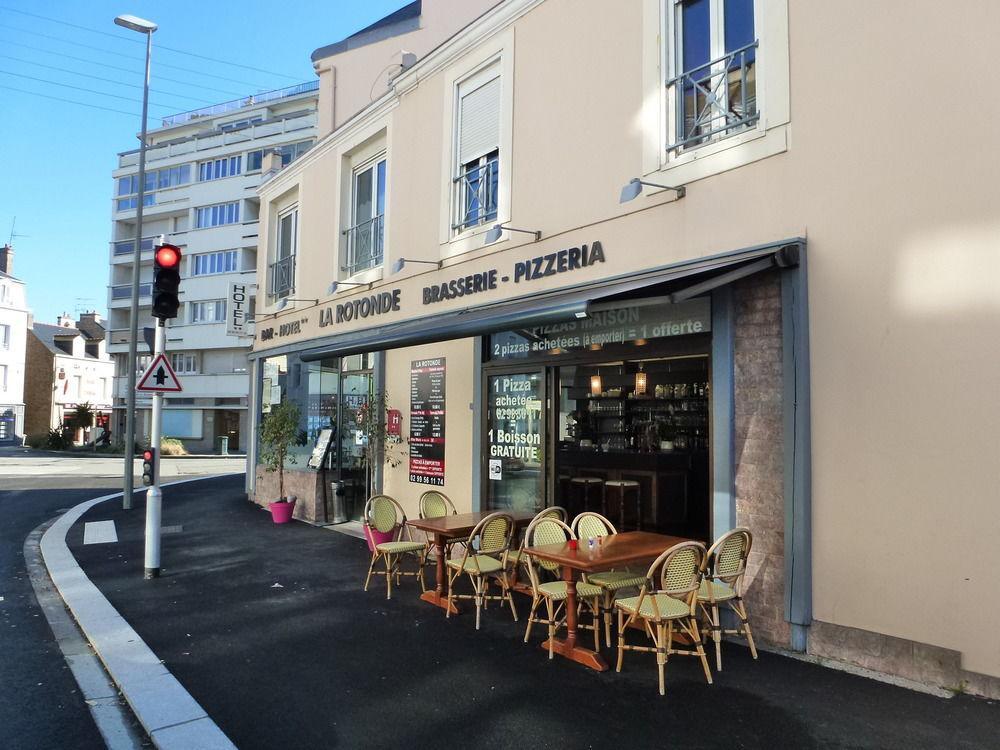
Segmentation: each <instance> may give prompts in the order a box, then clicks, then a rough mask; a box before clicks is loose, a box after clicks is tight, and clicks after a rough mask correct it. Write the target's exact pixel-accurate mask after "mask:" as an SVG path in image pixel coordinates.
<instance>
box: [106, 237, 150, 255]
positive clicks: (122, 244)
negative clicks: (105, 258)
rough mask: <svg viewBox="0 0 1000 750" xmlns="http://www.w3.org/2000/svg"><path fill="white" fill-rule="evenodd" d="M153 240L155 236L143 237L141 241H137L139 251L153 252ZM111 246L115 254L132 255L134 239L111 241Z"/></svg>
mask: <svg viewBox="0 0 1000 750" xmlns="http://www.w3.org/2000/svg"><path fill="white" fill-rule="evenodd" d="M154 241H155V238H153V237H143V239H142V242H140V243H139V251H140V252H143V253H151V252H153V242H154ZM111 247H112V248H113V252H114V254H115V255H116V256H118V255H132V253H134V252H135V239H131V240H119V241H118V242H112V243H111Z"/></svg>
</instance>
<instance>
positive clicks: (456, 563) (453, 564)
mask: <svg viewBox="0 0 1000 750" xmlns="http://www.w3.org/2000/svg"><path fill="white" fill-rule="evenodd" d="M477 564H478V568H479V572H481V573H496V572H497V571H499V570H501V569H502V568H503V563H501V562H500V561H499V560H497V559H496V558H495V557H490V556H489V555H469V557H468V558H467V559H459V560H449V561H448V567H449V568H454V569H455V570H464V571H466V572H468V573H475V572H476V567H477Z"/></svg>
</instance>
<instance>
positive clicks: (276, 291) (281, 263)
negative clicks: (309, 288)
mask: <svg viewBox="0 0 1000 750" xmlns="http://www.w3.org/2000/svg"><path fill="white" fill-rule="evenodd" d="M269 275H270V279H271V289H270V290H269V292H268V293H269V294H270V295H271V296H272V297H287V296H288V295H289V294H292V293H293V292H294V291H295V255H294V254H293V255H289V256H287V257H285V258H282V259H281V260H278V261H275V262H274V263H272V264H271V266H270V274H269Z"/></svg>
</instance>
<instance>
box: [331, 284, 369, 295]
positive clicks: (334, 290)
mask: <svg viewBox="0 0 1000 750" xmlns="http://www.w3.org/2000/svg"><path fill="white" fill-rule="evenodd" d="M374 283H375V282H373V281H334V282H332V283H331V284H330V286H328V287H327V289H326V293H327V294H336V293H337V290H338V289H339V288H340V287H342V286H366V287H368V288H369V289H371V288H372V285H373V284H374Z"/></svg>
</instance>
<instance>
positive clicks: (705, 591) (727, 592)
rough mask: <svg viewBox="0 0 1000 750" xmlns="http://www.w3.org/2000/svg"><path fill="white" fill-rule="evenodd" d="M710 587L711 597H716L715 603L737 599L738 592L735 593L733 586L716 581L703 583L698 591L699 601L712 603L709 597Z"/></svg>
mask: <svg viewBox="0 0 1000 750" xmlns="http://www.w3.org/2000/svg"><path fill="white" fill-rule="evenodd" d="M709 586H711V587H712V589H711V595H712V596H714V597H715V601H717V602H724V601H728V600H729V599H735V598H736V592H735V591H733V588H732V586H727V585H726V584H724V583H717V582H715V581H702V582H701V588H699V589H698V601H699V602H708V601H711V598H710V597H709V588H708V587H709Z"/></svg>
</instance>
